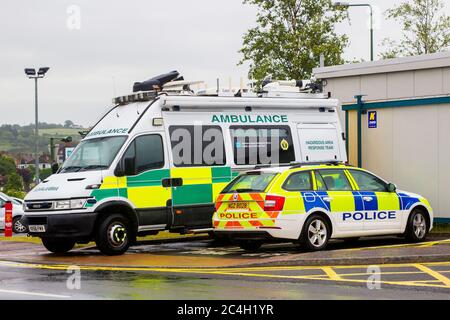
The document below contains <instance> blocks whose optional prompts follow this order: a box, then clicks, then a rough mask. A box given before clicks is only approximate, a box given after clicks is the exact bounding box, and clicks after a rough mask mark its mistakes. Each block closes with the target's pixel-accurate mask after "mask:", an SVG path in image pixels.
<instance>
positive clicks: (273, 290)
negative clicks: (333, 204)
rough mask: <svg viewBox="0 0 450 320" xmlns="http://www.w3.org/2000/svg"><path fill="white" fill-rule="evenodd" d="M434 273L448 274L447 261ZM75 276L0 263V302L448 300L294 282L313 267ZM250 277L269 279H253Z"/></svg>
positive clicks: (441, 295) (428, 291)
mask: <svg viewBox="0 0 450 320" xmlns="http://www.w3.org/2000/svg"><path fill="white" fill-rule="evenodd" d="M405 268H406V267H405ZM433 268H434V269H436V268H435V267H433ZM437 269H438V270H439V269H445V270H447V271H446V272H448V270H450V263H448V264H447V265H446V266H443V267H442V266H440V267H437ZM333 270H337V269H333ZM342 271H343V270H337V274H339V273H343V272H342ZM389 271H390V272H405V271H409V272H416V271H412V270H406V269H404V268H403V269H402V268H396V267H390V270H389ZM224 272H225V273H228V274H225V273H224ZM344 272H345V273H346V274H350V275H351V274H355V273H356V274H358V273H360V272H361V269H358V270H355V268H353V269H346V270H344ZM80 274H81V278H80V289H76V288H73V282H72V281H71V280H70V279H69V277H70V276H71V275H72V273H70V274H69V273H67V270H65V269H64V268H61V269H60V270H55V269H43V268H38V267H24V266H15V267H12V266H5V265H2V266H1V267H0V279H1V280H0V299H56V300H59V299H187V300H190V299H238V300H239V299H262V300H265V299H268V300H272V299H450V286H449V288H448V289H445V288H443V287H422V286H420V287H418V286H412V285H411V286H404V287H399V286H393V285H388V284H384V283H381V287H380V288H379V289H377V288H376V287H373V289H368V287H367V284H366V281H367V277H368V275H367V274H365V275H364V276H362V275H361V274H360V275H357V276H354V277H357V278H358V277H359V278H360V279H362V280H363V281H364V283H356V284H355V283H349V284H346V283H341V282H337V281H332V280H328V281H324V280H314V279H302V278H298V277H299V275H300V276H301V275H308V276H309V277H311V275H316V276H321V275H323V272H320V271H319V270H318V269H316V270H312V269H310V270H300V271H299V270H295V269H290V270H289V269H284V270H283V269H271V270H267V269H265V270H264V269H262V270H257V269H251V270H237V271H236V272H234V273H233V272H230V271H229V270H225V271H222V273H217V274H214V273H211V272H209V273H191V272H189V271H188V270H183V271H182V272H177V271H176V270H175V271H173V272H165V271H153V270H150V271H125V270H123V271H103V270H83V269H82V270H81V272H80ZM241 274H243V275H241ZM245 274H247V275H245ZM255 274H257V275H272V276H269V277H266V276H264V277H260V276H252V275H255ZM440 274H442V271H441V273H440ZM403 275H405V274H403ZM447 275H448V273H447ZM273 276H282V277H273ZM385 276H386V277H388V275H382V276H381V279H383V277H385ZM295 277H297V278H295ZM346 277H352V276H346ZM390 277H392V275H390ZM411 277H412V278H411ZM424 277H425V278H426V279H425V280H427V281H430V283H436V281H438V280H436V279H433V277H431V276H430V277H427V276H426V274H419V273H417V274H413V275H412V276H409V277H408V276H407V277H406V278H408V279H409V280H412V279H416V280H417V281H425V280H424V279H423V278H424ZM419 279H420V280H419ZM68 281H69V288H73V289H69V288H68V285H67V284H68Z"/></svg>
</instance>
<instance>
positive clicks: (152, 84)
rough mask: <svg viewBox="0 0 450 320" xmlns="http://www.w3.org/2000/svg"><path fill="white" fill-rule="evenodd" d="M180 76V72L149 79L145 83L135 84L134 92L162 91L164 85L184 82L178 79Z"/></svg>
mask: <svg viewBox="0 0 450 320" xmlns="http://www.w3.org/2000/svg"><path fill="white" fill-rule="evenodd" d="M179 76H180V74H179V73H178V71H171V72H169V73H165V74H161V75H159V76H156V77H153V78H151V79H148V80H146V81H144V82H135V83H134V85H133V92H139V91H150V90H156V91H161V89H162V87H163V86H164V84H166V83H167V82H169V81H172V80H183V79H181V78H178V77H179Z"/></svg>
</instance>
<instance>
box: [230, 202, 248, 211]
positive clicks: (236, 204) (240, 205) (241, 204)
mask: <svg viewBox="0 0 450 320" xmlns="http://www.w3.org/2000/svg"><path fill="white" fill-rule="evenodd" d="M228 209H248V202H230V203H229V204H228Z"/></svg>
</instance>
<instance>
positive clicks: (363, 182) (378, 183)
mask: <svg viewBox="0 0 450 320" xmlns="http://www.w3.org/2000/svg"><path fill="white" fill-rule="evenodd" d="M349 172H350V174H351V175H352V177H353V179H355V181H356V183H357V184H358V187H359V190H361V191H381V192H385V191H387V186H386V183H384V181H383V180H381V179H380V178H378V177H375V176H374V175H371V174H370V173H367V172H365V171H360V170H349Z"/></svg>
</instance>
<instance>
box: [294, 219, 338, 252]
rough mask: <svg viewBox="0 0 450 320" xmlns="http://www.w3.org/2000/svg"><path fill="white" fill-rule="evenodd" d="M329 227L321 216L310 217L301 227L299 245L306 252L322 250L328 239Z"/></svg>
mask: <svg viewBox="0 0 450 320" xmlns="http://www.w3.org/2000/svg"><path fill="white" fill-rule="evenodd" d="M330 234H331V232H330V226H329V224H328V221H327V220H326V219H325V218H323V217H322V216H321V215H318V214H313V215H311V216H310V217H309V218H308V219H307V220H306V222H305V224H304V225H303V230H302V233H301V235H300V245H301V246H302V247H303V248H304V249H306V250H308V251H319V250H322V249H324V248H325V247H326V246H327V244H328V240H329V239H330Z"/></svg>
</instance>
